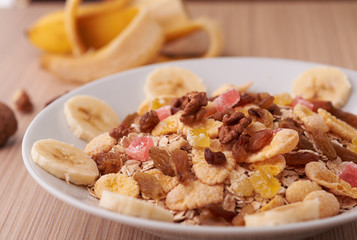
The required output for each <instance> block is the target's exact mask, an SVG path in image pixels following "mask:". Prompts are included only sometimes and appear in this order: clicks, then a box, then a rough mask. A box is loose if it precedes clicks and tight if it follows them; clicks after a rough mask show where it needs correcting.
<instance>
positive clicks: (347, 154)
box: [331, 142, 357, 164]
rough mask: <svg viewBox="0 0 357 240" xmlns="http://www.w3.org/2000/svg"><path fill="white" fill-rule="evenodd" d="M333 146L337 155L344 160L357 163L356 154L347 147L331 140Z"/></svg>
mask: <svg viewBox="0 0 357 240" xmlns="http://www.w3.org/2000/svg"><path fill="white" fill-rule="evenodd" d="M331 144H332V146H333V148H334V149H335V151H336V154H337V156H339V157H340V158H341V160H342V161H344V162H354V163H356V164H357V154H356V153H354V152H352V151H350V150H349V149H347V148H344V147H342V146H340V145H338V144H337V143H334V142H331Z"/></svg>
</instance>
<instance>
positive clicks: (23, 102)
mask: <svg viewBox="0 0 357 240" xmlns="http://www.w3.org/2000/svg"><path fill="white" fill-rule="evenodd" d="M13 102H14V105H15V107H16V109H17V110H18V111H19V112H23V113H30V112H32V110H33V105H32V102H31V99H30V96H29V95H28V94H27V92H26V91H25V90H24V89H19V90H17V91H16V92H15V93H14V95H13Z"/></svg>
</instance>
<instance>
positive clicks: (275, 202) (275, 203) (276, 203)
mask: <svg viewBox="0 0 357 240" xmlns="http://www.w3.org/2000/svg"><path fill="white" fill-rule="evenodd" d="M284 204H285V202H284V198H283V197H282V196H281V195H275V197H274V198H273V199H272V200H270V202H269V203H268V204H266V205H264V206H263V207H262V208H261V209H260V212H265V211H268V210H271V209H274V208H277V207H280V206H283V205H284Z"/></svg>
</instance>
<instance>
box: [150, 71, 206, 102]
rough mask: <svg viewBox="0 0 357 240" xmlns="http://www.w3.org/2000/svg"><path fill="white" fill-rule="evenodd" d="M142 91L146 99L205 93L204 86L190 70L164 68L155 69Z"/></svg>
mask: <svg viewBox="0 0 357 240" xmlns="http://www.w3.org/2000/svg"><path fill="white" fill-rule="evenodd" d="M144 91H145V95H146V99H154V98H157V97H160V96H163V95H174V96H176V97H181V96H183V95H185V94H186V93H187V92H191V91H206V86H205V85H204V84H203V82H202V80H201V79H200V78H199V77H198V76H196V75H195V74H194V73H193V72H191V71H190V70H187V69H183V68H178V67H164V68H158V69H156V70H155V71H154V72H152V73H151V74H150V75H149V76H148V78H147V80H146V85H145V88H144Z"/></svg>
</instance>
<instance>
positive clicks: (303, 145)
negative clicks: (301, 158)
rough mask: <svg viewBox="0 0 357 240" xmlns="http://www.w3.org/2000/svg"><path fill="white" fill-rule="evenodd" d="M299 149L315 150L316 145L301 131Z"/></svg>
mask: <svg viewBox="0 0 357 240" xmlns="http://www.w3.org/2000/svg"><path fill="white" fill-rule="evenodd" d="M296 148H297V149H308V150H312V151H314V150H315V148H314V145H313V144H312V143H311V142H310V141H309V139H308V138H307V137H306V136H305V135H303V134H300V133H299V142H298V144H297V146H296Z"/></svg>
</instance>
